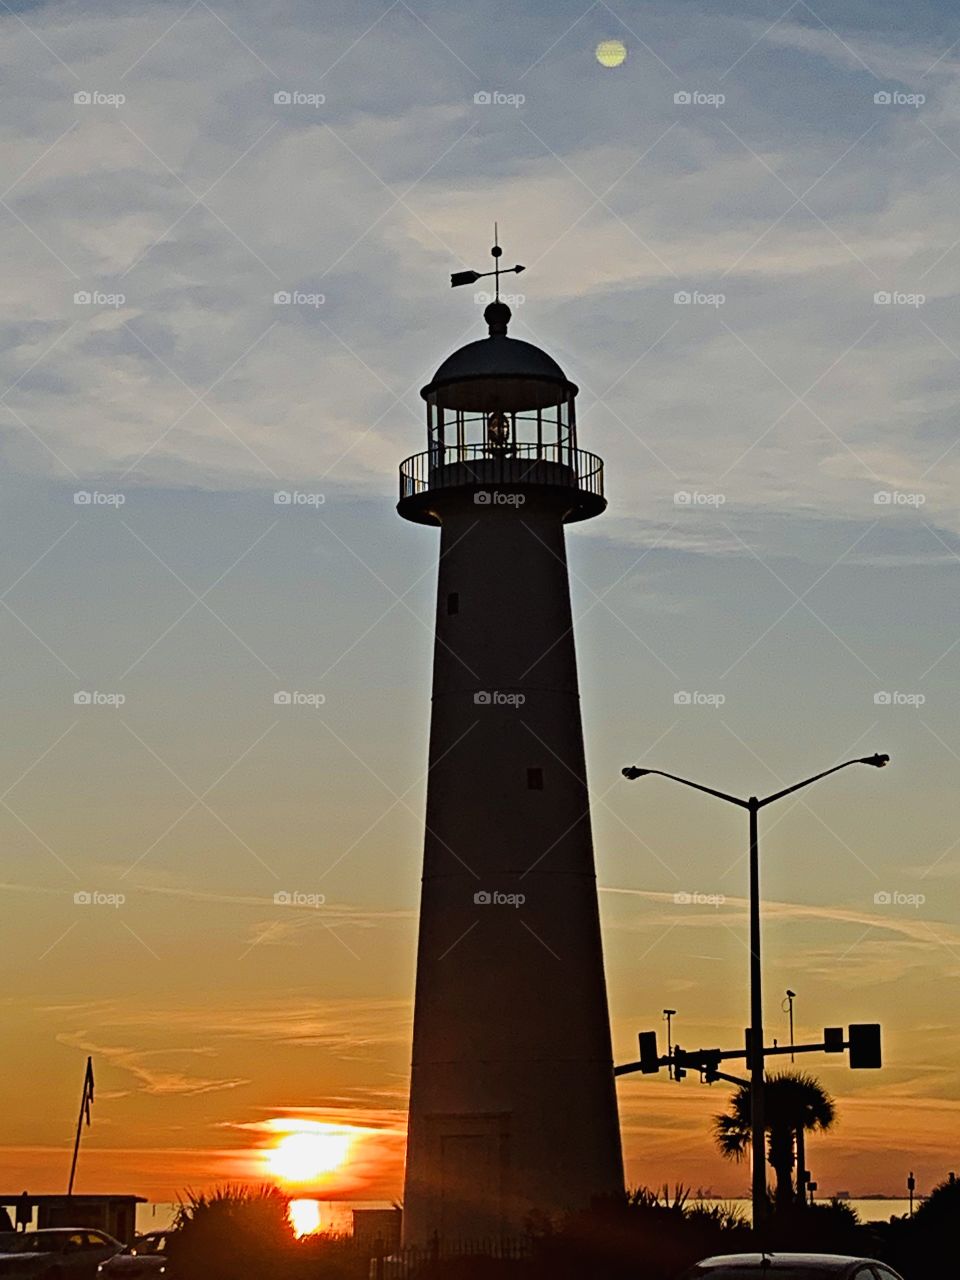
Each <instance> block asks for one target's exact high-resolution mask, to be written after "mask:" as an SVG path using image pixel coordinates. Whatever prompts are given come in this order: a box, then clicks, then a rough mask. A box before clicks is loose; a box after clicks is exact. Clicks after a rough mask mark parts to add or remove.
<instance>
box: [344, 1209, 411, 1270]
mask: <svg viewBox="0 0 960 1280" xmlns="http://www.w3.org/2000/svg"><path fill="white" fill-rule="evenodd" d="M402 1217H403V1211H402V1210H401V1209H354V1211H353V1242H354V1244H355V1245H356V1246H357V1248H358V1249H360V1250H361V1251H362V1252H363V1253H365V1254H369V1256H370V1257H371V1258H375V1257H377V1256H378V1255H379V1256H381V1257H386V1256H388V1255H389V1254H391V1253H396V1251H397V1250H398V1249H399V1248H400V1225H401V1221H402Z"/></svg>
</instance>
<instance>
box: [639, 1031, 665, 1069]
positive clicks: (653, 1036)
mask: <svg viewBox="0 0 960 1280" xmlns="http://www.w3.org/2000/svg"><path fill="white" fill-rule="evenodd" d="M639 1039H640V1070H641V1071H642V1072H643V1074H644V1075H645V1076H652V1075H656V1073H657V1072H658V1071H659V1070H660V1053H659V1051H658V1049H657V1033H656V1032H655V1031H641V1032H640V1037H639Z"/></svg>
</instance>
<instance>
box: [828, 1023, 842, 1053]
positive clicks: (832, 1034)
mask: <svg viewBox="0 0 960 1280" xmlns="http://www.w3.org/2000/svg"><path fill="white" fill-rule="evenodd" d="M823 1052H824V1053H843V1027H824V1028H823Z"/></svg>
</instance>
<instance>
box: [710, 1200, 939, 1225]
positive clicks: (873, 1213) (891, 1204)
mask: <svg viewBox="0 0 960 1280" xmlns="http://www.w3.org/2000/svg"><path fill="white" fill-rule="evenodd" d="M829 1202H830V1197H829V1196H825V1197H823V1198H822V1199H818V1200H817V1201H816V1203H817V1204H829ZM702 1203H703V1204H706V1205H711V1206H712V1205H721V1206H724V1207H726V1208H730V1207H733V1208H736V1209H738V1210H739V1211H740V1212H741V1213H742V1214H743V1216H744V1217H745V1218H746V1219H747V1220H748V1221H749V1220H750V1219H751V1218H752V1216H753V1215H752V1213H751V1205H750V1201H749V1200H704V1201H702ZM918 1203H919V1200H915V1201H914V1207H915V1208H916V1205H917V1204H918ZM841 1204H848V1205H849V1206H850V1208H851V1209H853V1211H854V1212H855V1213H856V1215H857V1217H858V1218H859V1219H860V1221H861V1222H889V1221H890V1219H891V1218H894V1217H897V1218H899V1217H902V1215H903V1214H905V1213H909V1212H910V1201H909V1200H854V1199H853V1198H852V1197H851V1199H849V1200H842V1201H841Z"/></svg>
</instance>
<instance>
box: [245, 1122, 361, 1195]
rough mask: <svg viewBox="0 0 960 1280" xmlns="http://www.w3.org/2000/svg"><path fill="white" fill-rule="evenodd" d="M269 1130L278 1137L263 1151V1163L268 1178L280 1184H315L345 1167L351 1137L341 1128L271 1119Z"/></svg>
mask: <svg viewBox="0 0 960 1280" xmlns="http://www.w3.org/2000/svg"><path fill="white" fill-rule="evenodd" d="M270 1127H271V1129H272V1130H274V1131H275V1132H278V1133H279V1137H278V1138H277V1140H276V1141H275V1143H274V1144H273V1145H272V1146H271V1147H269V1148H268V1149H267V1150H266V1151H265V1152H264V1160H265V1163H266V1167H267V1171H268V1173H269V1175H270V1176H271V1177H272V1178H273V1179H275V1180H276V1181H278V1182H280V1183H282V1184H284V1185H291V1184H292V1185H294V1186H306V1185H316V1184H319V1183H321V1182H323V1181H324V1180H325V1179H328V1178H329V1175H330V1174H332V1173H336V1172H337V1171H338V1170H339V1169H341V1168H342V1167H343V1166H344V1165H345V1164H346V1162H347V1160H348V1158H349V1156H350V1152H351V1149H352V1147H353V1141H354V1137H355V1135H354V1134H353V1133H351V1131H350V1130H349V1129H348V1128H346V1127H345V1126H343V1125H335V1124H328V1123H326V1122H324V1121H322V1120H296V1119H284V1120H275V1121H272V1122H271V1124H270ZM296 1203H307V1202H296ZM314 1203H315V1202H314Z"/></svg>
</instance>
